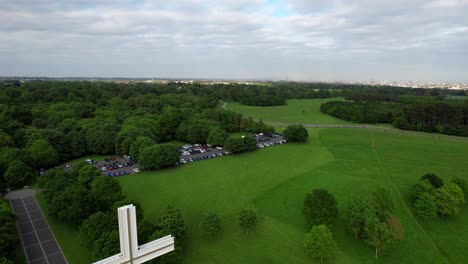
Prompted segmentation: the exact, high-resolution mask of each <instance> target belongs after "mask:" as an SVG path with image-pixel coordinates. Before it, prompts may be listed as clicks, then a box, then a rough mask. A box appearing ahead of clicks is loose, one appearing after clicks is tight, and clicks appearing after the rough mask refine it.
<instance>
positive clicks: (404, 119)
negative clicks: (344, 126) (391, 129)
mask: <svg viewBox="0 0 468 264" xmlns="http://www.w3.org/2000/svg"><path fill="white" fill-rule="evenodd" d="M321 111H322V112H323V113H326V114H329V115H332V116H334V117H337V118H340V119H344V120H348V121H351V122H358V123H370V124H372V123H391V124H393V125H394V126H395V127H397V128H400V129H405V130H416V131H424V132H438V133H444V134H449V135H457V136H468V100H450V99H445V100H421V99H412V100H407V101H405V102H390V103H388V102H377V101H354V102H347V101H331V102H328V103H324V104H322V105H321Z"/></svg>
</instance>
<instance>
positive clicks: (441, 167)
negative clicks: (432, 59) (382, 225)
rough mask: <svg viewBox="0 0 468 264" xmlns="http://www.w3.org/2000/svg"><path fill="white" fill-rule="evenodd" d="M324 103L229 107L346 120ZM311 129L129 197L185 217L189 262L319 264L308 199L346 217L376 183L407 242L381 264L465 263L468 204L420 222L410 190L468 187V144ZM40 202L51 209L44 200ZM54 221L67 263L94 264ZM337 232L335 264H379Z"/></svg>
mask: <svg viewBox="0 0 468 264" xmlns="http://www.w3.org/2000/svg"><path fill="white" fill-rule="evenodd" d="M327 100H329V99H318V100H288V105H287V106H277V107H250V106H242V105H240V104H236V103H229V104H228V106H227V107H228V109H229V110H233V111H238V112H240V113H243V114H244V115H247V116H252V117H255V118H263V119H265V120H275V121H280V122H284V121H287V122H298V123H299V122H300V123H321V124H340V123H346V122H344V121H341V120H339V119H335V118H333V117H330V116H328V115H324V114H322V113H320V110H319V105H320V104H321V103H323V102H325V101H327ZM302 111H305V112H302ZM308 131H309V134H310V136H309V140H308V142H307V143H303V144H289V143H288V144H283V145H276V146H272V147H268V148H263V149H259V150H257V151H255V152H251V153H246V154H242V155H230V156H224V157H220V158H216V159H210V160H204V161H199V162H195V163H191V164H186V165H183V166H179V167H177V168H173V169H168V170H162V171H148V172H142V173H138V174H132V175H128V176H125V177H119V178H118V180H119V182H120V183H121V186H122V188H123V190H124V192H125V193H126V194H127V195H128V196H129V197H130V198H131V199H134V200H136V201H138V202H140V203H141V205H142V206H143V208H144V210H145V217H146V218H147V219H149V220H150V221H156V220H157V218H158V215H159V213H160V212H161V210H162V209H163V208H165V207H166V206H168V205H173V206H175V207H177V208H179V209H180V210H181V211H182V213H183V216H184V219H185V221H186V225H187V227H188V229H187V233H186V241H185V243H184V245H183V248H184V262H185V263H204V264H205V263H314V261H313V260H311V259H310V258H308V257H307V255H306V254H305V251H304V249H303V243H302V242H303V237H304V234H305V233H306V232H308V229H307V226H306V223H305V219H304V217H303V215H302V211H301V210H302V204H303V199H304V197H305V195H306V193H308V192H310V191H311V190H312V189H314V188H326V189H328V190H329V191H330V192H331V193H332V194H334V195H335V197H336V199H337V201H338V206H339V209H340V213H342V212H343V209H344V208H345V207H346V205H347V203H348V201H349V199H350V197H352V196H353V195H369V193H370V192H372V191H373V190H375V189H376V188H378V187H383V188H388V189H389V190H390V192H391V194H392V197H393V201H394V204H395V208H394V210H393V211H392V214H393V215H394V216H396V217H398V218H399V219H400V221H401V224H402V226H403V228H404V236H403V238H402V239H401V240H400V241H397V242H396V243H394V244H393V245H392V246H390V247H388V248H385V249H383V250H382V251H381V256H380V258H379V260H378V261H377V262H378V263H466V259H467V258H468V251H466V248H468V225H467V224H466V223H468V206H465V207H464V208H462V210H461V212H460V214H459V215H457V216H455V217H451V218H447V219H437V220H433V221H429V222H423V221H421V219H419V218H418V217H417V216H415V215H414V214H413V212H412V210H411V205H410V203H409V200H408V194H409V190H410V186H411V185H412V184H413V183H415V182H416V181H417V179H419V178H420V177H421V175H423V174H424V173H428V172H431V173H435V174H437V175H439V176H440V177H442V178H443V179H444V180H445V181H449V180H450V179H451V178H452V177H455V176H459V177H463V178H464V179H466V180H467V181H468V160H467V157H468V141H461V140H460V141H459V140H453V139H448V138H444V137H442V138H438V137H436V138H431V137H422V136H418V135H409V134H399V133H388V132H381V131H374V130H365V129H340V128H310V129H308ZM39 202H40V204H41V206H42V208H43V209H44V208H45V209H46V210H47V205H46V204H45V203H44V201H43V198H42V197H41V196H39ZM244 207H249V208H253V209H255V210H256V211H257V212H258V215H259V222H258V226H257V228H256V230H255V231H253V232H252V233H249V234H248V235H246V234H244V233H243V232H241V230H240V228H239V226H238V213H239V211H240V210H241V208H244ZM205 211H212V212H215V213H217V214H218V215H219V216H220V217H221V219H222V221H223V229H222V231H221V233H220V234H219V235H218V236H217V237H215V238H214V239H212V240H210V239H209V238H207V237H204V236H203V235H202V234H201V232H200V231H199V228H198V225H199V221H200V217H201V215H202V213H203V212H205ZM116 217H117V216H116ZM48 220H49V223H50V224H51V226H52V228H53V230H54V233H55V235H56V237H57V239H58V240H59V242H60V245H61V246H62V249H63V250H64V251H65V254H66V256H67V258H68V260H69V262H70V263H71V264H74V263H87V262H89V259H90V258H89V253H88V252H87V251H86V250H84V249H83V248H82V247H80V246H79V239H78V232H77V230H76V229H71V228H70V227H68V226H66V225H63V224H60V223H57V222H56V221H54V220H53V219H50V218H48ZM332 231H333V233H334V236H335V239H336V240H337V243H338V247H339V252H338V253H337V255H336V256H335V257H334V258H333V259H331V260H330V261H328V263H374V259H373V253H374V251H373V248H370V247H368V246H367V245H366V244H364V242H362V241H360V240H356V239H354V237H353V235H352V234H350V233H349V232H348V231H347V230H346V228H345V226H344V224H343V221H341V220H340V221H338V224H337V226H335V227H334V228H333V230H332ZM176 243H177V241H176ZM317 263H318V262H317Z"/></svg>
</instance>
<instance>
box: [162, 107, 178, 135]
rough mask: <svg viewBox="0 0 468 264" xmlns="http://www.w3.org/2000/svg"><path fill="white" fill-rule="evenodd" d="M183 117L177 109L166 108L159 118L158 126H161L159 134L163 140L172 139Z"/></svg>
mask: <svg viewBox="0 0 468 264" xmlns="http://www.w3.org/2000/svg"><path fill="white" fill-rule="evenodd" d="M182 119H183V116H182V113H181V111H180V110H179V109H176V108H174V107H166V108H164V110H163V112H162V113H161V115H160V116H159V124H160V126H161V128H160V130H161V132H160V134H161V137H162V138H163V139H164V140H170V139H172V138H174V136H175V134H176V131H177V128H178V127H179V125H180V123H181V122H182Z"/></svg>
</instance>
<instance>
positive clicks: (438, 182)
mask: <svg viewBox="0 0 468 264" xmlns="http://www.w3.org/2000/svg"><path fill="white" fill-rule="evenodd" d="M421 180H428V181H429V183H430V184H431V185H432V186H434V188H436V189H437V188H440V187H442V186H443V185H444V180H442V178H440V177H439V176H437V175H435V174H433V173H426V174H424V175H423V176H422V177H421Z"/></svg>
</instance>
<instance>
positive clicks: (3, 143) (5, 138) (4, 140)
mask: <svg viewBox="0 0 468 264" xmlns="http://www.w3.org/2000/svg"><path fill="white" fill-rule="evenodd" d="M13 145H14V142H13V139H12V138H11V137H10V135H8V134H7V133H5V132H3V130H1V129H0V148H3V147H13Z"/></svg>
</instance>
